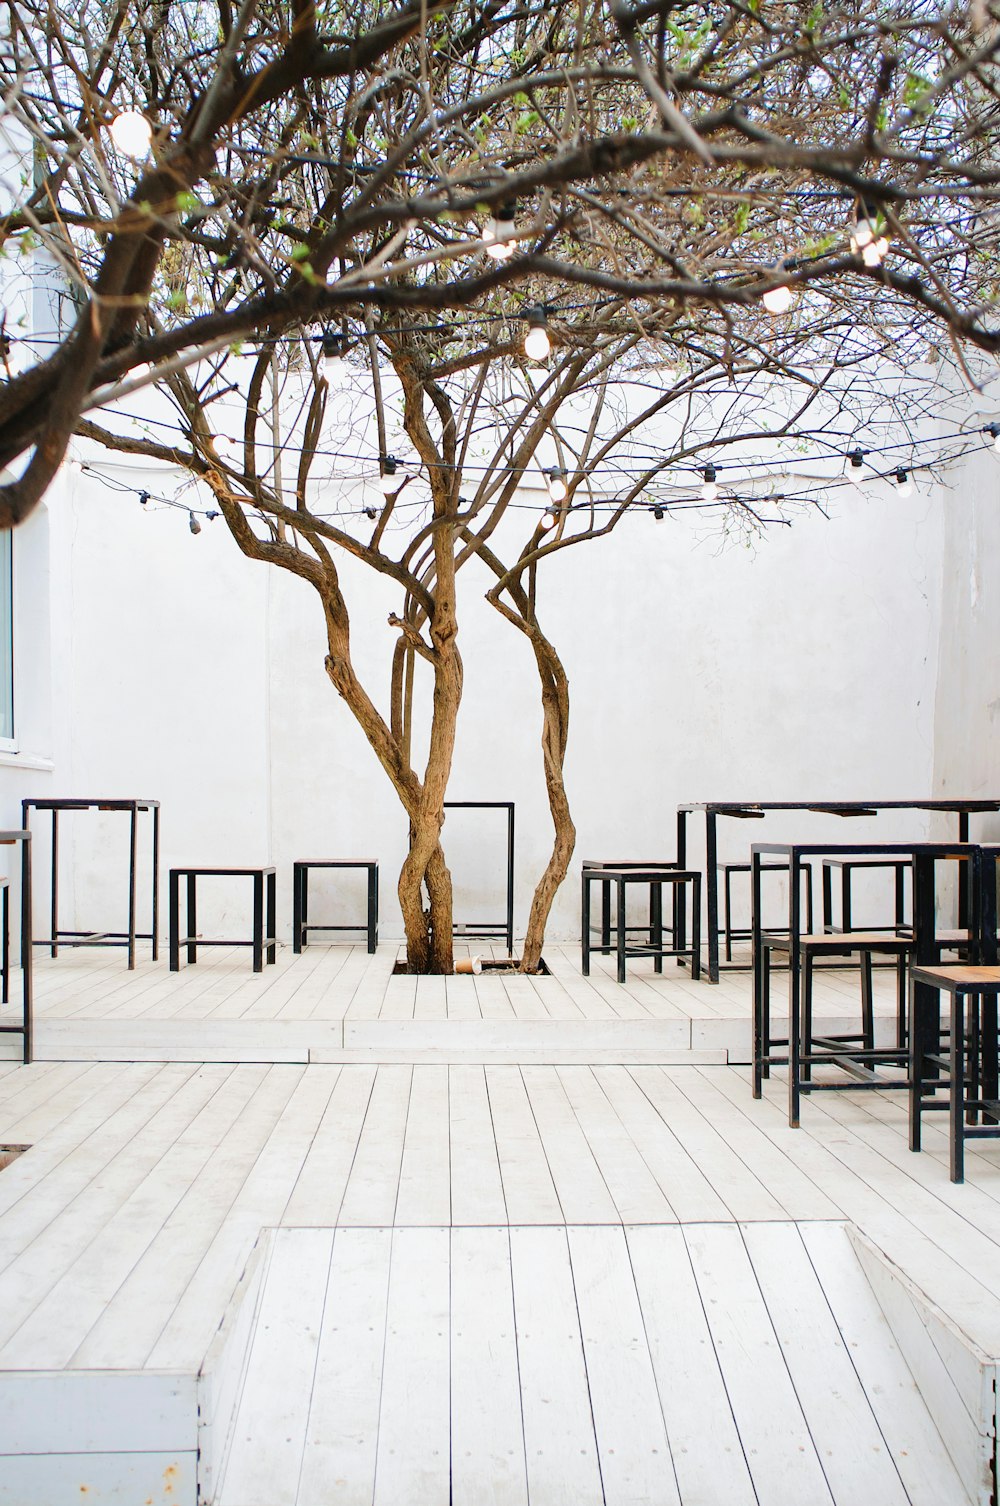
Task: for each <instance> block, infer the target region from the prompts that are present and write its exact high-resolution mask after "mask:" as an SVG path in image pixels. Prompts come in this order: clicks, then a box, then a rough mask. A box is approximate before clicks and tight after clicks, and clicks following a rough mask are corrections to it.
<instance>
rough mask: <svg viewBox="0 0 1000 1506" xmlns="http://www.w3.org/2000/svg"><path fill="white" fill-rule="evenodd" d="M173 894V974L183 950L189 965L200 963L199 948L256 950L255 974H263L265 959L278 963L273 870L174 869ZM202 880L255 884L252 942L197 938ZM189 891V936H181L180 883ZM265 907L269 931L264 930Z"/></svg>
mask: <svg viewBox="0 0 1000 1506" xmlns="http://www.w3.org/2000/svg"><path fill="white" fill-rule="evenodd" d="M168 878H169V892H170V971H171V972H172V973H176V972H177V971H178V970H179V969H180V965H181V947H184V948H185V949H186V952H187V960H188V962H190V963H194V962H197V961H198V948H199V947H200V946H247V947H252V948H253V970H254V972H255V973H261V972H263V971H264V961H265V958H266V959H267V961H268V962H269V963H273V962H275V961H276V960H277V955H278V943H277V937H276V936H275V872H274V869H273V868H171V869H169V870H168ZM200 878H248V879H251V880H252V883H253V935H252V936H251V937H250V938H249V940H245V939H236V940H234V939H232V938H227V939H223V940H213V939H211V938H209V937H205V936H199V935H198V921H197V881H198V879H200ZM181 879H184V880H185V884H186V890H187V913H186V927H187V929H186V934H185V935H183V936H182V935H181V919H180V913H181V911H180V881H181ZM265 906H266V928H265Z"/></svg>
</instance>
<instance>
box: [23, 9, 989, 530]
mask: <svg viewBox="0 0 1000 1506" xmlns="http://www.w3.org/2000/svg"><path fill="white" fill-rule="evenodd" d="M998 14H1000V11H998V9H997V6H996V3H995V0H994V3H992V4H991V3H989V0H977V3H976V4H975V5H974V6H973V7H972V8H971V9H970V11H969V13H968V15H966V14H964V13H963V12H962V11H961V10H960V9H956V8H953V7H943V8H938V7H936V6H934V5H933V4H928V3H927V0H903V4H902V5H900V6H895V7H893V12H892V15H891V17H886V15H885V13H884V7H882V6H880V5H879V4H878V0H862V3H861V4H859V5H856V6H852V7H850V8H847V9H845V8H841V7H839V6H832V7H829V8H828V7H826V6H824V5H823V4H822V0H818V3H814V0H787V3H782V4H776V5H771V4H768V5H766V6H765V5H757V4H750V5H744V4H742V3H736V0H732V3H722V4H720V5H719V6H718V7H716V8H714V9H709V8H707V7H704V6H702V5H697V4H691V5H683V6H678V5H676V4H674V3H673V0H641V3H637V4H635V5H632V6H630V5H628V4H625V3H623V0H614V3H613V4H611V5H610V7H605V6H604V5H601V4H580V3H579V0H577V3H573V4H569V3H568V0H551V3H547V4H546V5H544V6H533V5H530V4H528V3H524V0H486V3H485V4H484V3H481V0H409V3H403V4H401V5H399V6H398V7H397V8H396V9H392V10H389V11H386V9H385V8H384V7H383V6H382V5H381V4H376V3H374V0H360V3H358V4H355V5H352V6H351V7H349V8H348V7H346V6H343V5H341V4H340V3H339V0H324V3H317V0H288V3H279V0H241V3H240V4H238V5H235V4H233V3H231V0H217V3H214V4H213V3H210V0H185V3H181V0H117V3H116V4H114V5H107V4H105V3H104V0H67V3H64V4H60V5H59V6H54V5H52V4H50V3H49V0H22V3H20V4H18V5H17V6H15V7H9V8H8V15H7V34H6V36H5V38H4V40H3V50H2V54H0V84H2V91H3V102H4V109H5V125H6V129H7V135H8V136H9V137H10V139H11V140H12V141H13V142H14V143H15V146H16V144H17V143H22V144H23V145H24V146H25V147H26V149H27V150H28V152H29V156H30V160H31V162H32V168H31V171H30V173H29V174H28V178H29V181H28V184H27V187H26V189H25V190H23V191H22V190H21V189H20V188H19V186H18V185H17V184H16V183H12V184H11V193H10V200H11V203H10V206H9V212H8V214H7V216H6V219H5V221H4V225H3V236H4V241H5V243H7V244H12V243H13V244H17V243H18V242H20V243H21V244H22V245H24V244H25V243H26V242H28V241H30V240H32V239H34V240H36V241H40V242H42V243H43V244H44V245H45V246H46V248H47V249H48V251H49V253H50V254H51V255H52V256H53V257H55V258H56V260H57V261H58V263H59V264H60V266H61V267H62V268H63V270H64V273H65V276H66V278H67V280H68V282H69V284H70V285H71V287H72V288H73V289H74V290H75V297H76V299H77V301H78V303H79V310H78V312H77V311H76V310H74V313H73V316H72V317H70V318H69V319H68V320H67V322H66V328H65V331H64V333H62V334H61V335H60V337H59V339H58V342H57V344H56V346H55V348H54V349H53V350H52V352H51V353H50V354H49V355H48V357H47V359H45V360H42V361H40V362H36V363H35V364H33V365H32V366H31V367H30V369H28V370H21V371H19V372H18V373H17V374H16V375H15V376H14V377H13V379H12V380H10V381H9V382H8V383H6V384H5V386H4V387H3V390H2V391H0V465H6V466H15V465H16V464H17V463H18V462H23V465H22V468H21V470H20V473H19V474H17V475H16V476H15V478H14V479H12V480H9V481H7V482H6V484H5V485H4V486H2V487H0V523H3V524H5V525H6V526H12V525H14V524H16V523H17V522H19V521H20V520H21V519H22V518H24V517H25V516H27V514H28V513H29V512H30V511H31V509H32V508H33V507H34V506H35V505H36V503H37V501H38V500H39V498H40V497H41V496H42V495H43V494H44V492H45V489H46V488H47V486H48V485H49V484H50V482H51V480H52V477H53V475H54V474H55V471H56V469H57V468H58V466H59V464H60V462H61V461H62V459H63V456H64V454H65V450H66V445H67V442H68V439H69V436H70V435H71V434H72V432H73V430H74V428H75V427H76V423H77V420H78V418H79V417H80V415H81V413H82V412H83V411H84V410H85V409H86V408H87V407H88V406H89V405H90V404H92V403H93V402H94V401H95V398H96V397H97V396H98V395H99V394H100V393H101V392H103V391H104V390H106V389H107V388H108V386H109V385H110V384H114V383H116V382H120V381H121V380H122V378H124V377H126V376H127V375H128V374H129V373H130V372H134V371H135V369H136V367H138V366H143V367H145V366H146V365H148V363H151V362H152V363H154V365H155V366H156V368H157V371H156V375H155V378H154V379H162V376H163V374H164V372H165V370H166V369H167V368H168V367H170V366H171V365H176V364H177V363H179V362H183V361H184V360H186V359H189V358H191V357H193V356H194V355H195V354H197V353H204V352H205V351H207V350H211V349H212V348H213V347H216V346H218V345H220V344H224V343H229V342H233V341H236V340H239V339H242V338H246V337H247V336H248V335H251V334H260V333H266V334H268V335H272V336H273V335H276V334H279V333H283V332H286V331H293V330H295V329H299V328H303V327H308V326H310V325H311V326H314V327H315V326H316V325H317V323H318V322H320V321H322V320H324V319H327V320H328V319H331V318H335V317H336V316H337V315H338V314H340V313H342V312H353V311H356V310H357V307H358V305H359V303H360V302H361V301H365V302H367V303H368V304H369V305H370V306H372V307H373V308H376V309H380V310H383V311H384V310H387V309H391V308H397V309H400V310H409V311H411V312H412V311H413V310H414V309H419V308H423V309H449V308H451V309H454V308H456V307H460V306H464V307H470V306H472V305H474V304H476V303H477V301H479V300H481V299H483V298H488V297H489V296H491V294H493V293H494V292H495V291H496V290H497V289H499V288H501V287H503V286H504V285H507V284H510V283H512V282H517V281H523V280H524V279H526V278H535V279H538V278H542V279H544V280H546V281H547V282H549V283H550V284H552V285H558V286H566V285H567V284H570V285H576V286H578V287H581V286H582V287H589V288H591V289H596V290H600V291H601V292H602V293H605V294H607V295H609V296H616V297H620V298H630V297H642V298H648V299H653V300H659V301H661V302H662V301H666V300H669V301H670V302H671V304H672V305H673V306H675V307H676V306H685V305H703V304H707V305H712V306H714V307H717V308H718V309H719V310H720V311H722V312H723V313H724V312H726V311H730V310H736V309H739V308H740V307H745V306H746V305H747V304H749V303H754V302H756V301H757V300H758V299H759V298H760V297H761V296H762V294H763V293H764V292H765V291H766V290H767V289H768V288H769V287H770V288H773V287H775V286H777V285H780V284H781V283H782V282H783V281H784V280H785V279H786V278H789V277H790V278H791V280H792V282H793V283H796V284H799V285H805V284H808V285H809V286H811V287H814V288H815V289H816V290H817V292H818V293H819V294H821V295H822V296H831V297H835V298H836V297H841V298H844V299H850V300H854V299H858V300H859V301H860V303H862V304H865V303H867V302H870V300H871V298H872V296H873V294H875V293H876V292H877V293H879V295H880V297H881V300H882V302H883V303H888V304H891V305H892V306H893V307H895V308H896V309H897V310H898V309H899V308H900V307H901V306H902V307H905V306H910V307H912V308H915V309H919V310H925V311H927V312H929V313H930V314H932V315H933V316H934V318H935V319H936V320H938V321H939V322H940V323H941V324H942V325H943V326H944V327H945V328H946V329H947V330H948V331H950V332H951V333H952V334H953V335H954V336H956V337H960V338H961V339H963V340H965V341H967V342H970V343H971V344H973V345H975V346H978V347H980V348H982V349H985V350H987V351H990V352H993V351H995V350H996V349H997V348H998V345H1000V332H998V330H997V327H996V325H995V323H994V321H993V320H992V318H991V315H990V313H989V305H990V302H991V300H992V298H993V296H994V294H995V291H996V289H995V267H996V217H995V214H994V212H993V206H994V203H995V199H996V195H997V191H998V166H997V161H996V152H995V149H994V146H995V138H996V125H997V94H996V78H995V60H996V56H997V52H998V49H1000V26H998V24H997V18H998ZM137 116H138V117H141V119H136V117H137ZM123 117H124V119H123ZM143 121H144V122H145V126H143V124H142V122H143ZM116 122H117V124H116ZM129 126H131V127H132V128H133V129H132V136H131V138H130V137H129V133H128V127H129ZM144 133H145V134H144ZM116 143H117V144H116ZM123 152H125V153H128V152H131V153H132V154H133V156H134V157H135V158H136V159H137V160H138V164H139V165H138V167H136V163H135V162H134V161H133V160H132V158H130V157H129V156H128V155H123ZM514 204H516V205H517V215H518V218H517V220H516V222H515V224H516V238H515V240H514V241H513V242H512V243H511V244H512V246H514V247H515V248H516V254H515V255H513V256H511V257H509V258H508V259H506V260H503V261H501V262H498V263H494V262H491V261H489V260H488V259H486V258H485V257H484V256H483V255H482V254H477V253H481V252H482V239H481V237H482V233H483V231H484V229H485V226H484V217H485V216H488V215H490V214H493V215H494V222H493V224H494V248H495V247H496V239H495V234H496V224H497V220H496V216H497V215H500V216H501V218H500V223H504V221H503V219H502V213H503V210H504V206H513V205H514ZM855 212H857V213H859V214H860V215H861V217H862V219H863V223H864V227H865V230H864V239H865V244H862V243H861V240H860V239H859V237H858V236H857V235H855V237H854V249H853V250H852V248H851V245H850V244H849V235H850V227H849V224H848V221H850V220H851V218H852V216H853V215H854V213H855ZM883 240H885V241H887V242H888V241H889V240H891V243H892V247H893V256H892V257H891V258H886V257H883V256H880V255H878V254H877V248H878V246H879V245H880V243H881V242H882V241H883ZM789 260H791V261H792V262H793V265H792V267H791V268H789V267H788V266H787V265H786V263H787V262H788V261H789ZM7 333H8V335H10V334H14V335H15V337H16V332H15V331H8V332H7Z"/></svg>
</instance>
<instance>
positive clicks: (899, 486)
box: [896, 466, 913, 497]
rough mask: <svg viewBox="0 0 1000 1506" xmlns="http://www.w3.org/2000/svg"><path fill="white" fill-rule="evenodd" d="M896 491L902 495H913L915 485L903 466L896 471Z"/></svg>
mask: <svg viewBox="0 0 1000 1506" xmlns="http://www.w3.org/2000/svg"><path fill="white" fill-rule="evenodd" d="M896 492H897V494H898V495H899V496H900V497H912V496H913V485H912V483H911V481H910V478H909V476H908V475H907V473H906V471H904V470H903V468H902V466H900V468H899V470H897V472H896Z"/></svg>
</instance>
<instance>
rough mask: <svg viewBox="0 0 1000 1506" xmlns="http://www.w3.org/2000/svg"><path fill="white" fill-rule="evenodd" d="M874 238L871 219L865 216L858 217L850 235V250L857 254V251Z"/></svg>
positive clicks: (861, 249)
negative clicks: (863, 217)
mask: <svg viewBox="0 0 1000 1506" xmlns="http://www.w3.org/2000/svg"><path fill="white" fill-rule="evenodd" d="M874 239H875V230H874V228H873V226H872V222H871V220H869V219H867V218H865V219H860V220H858V223H857V224H856V225H855V227H854V233H853V234H852V236H851V250H852V251H853V252H854V254H855V256H857V254H858V252H859V251H863V250H864V248H865V247H866V246H867V245H869V244H870V243H871V242H872V241H873V240H874Z"/></svg>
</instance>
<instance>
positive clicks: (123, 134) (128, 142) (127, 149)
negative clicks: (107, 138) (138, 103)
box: [111, 110, 153, 162]
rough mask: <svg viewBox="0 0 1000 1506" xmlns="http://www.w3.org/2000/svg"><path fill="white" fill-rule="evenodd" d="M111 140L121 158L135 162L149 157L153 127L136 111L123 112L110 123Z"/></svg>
mask: <svg viewBox="0 0 1000 1506" xmlns="http://www.w3.org/2000/svg"><path fill="white" fill-rule="evenodd" d="M111 140H112V141H113V142H114V144H115V146H116V147H117V148H118V150H119V151H120V152H121V153H122V155H123V156H125V157H131V158H132V160H133V161H134V162H137V161H138V160H139V158H140V157H147V156H148V155H149V148H150V145H151V143H152V140H153V127H152V126H151V125H150V123H149V121H148V120H147V119H146V117H145V115H142V114H140V112H139V111H138V110H123V111H122V113H121V114H120V115H116V116H115V118H114V120H113V121H112V122H111Z"/></svg>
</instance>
